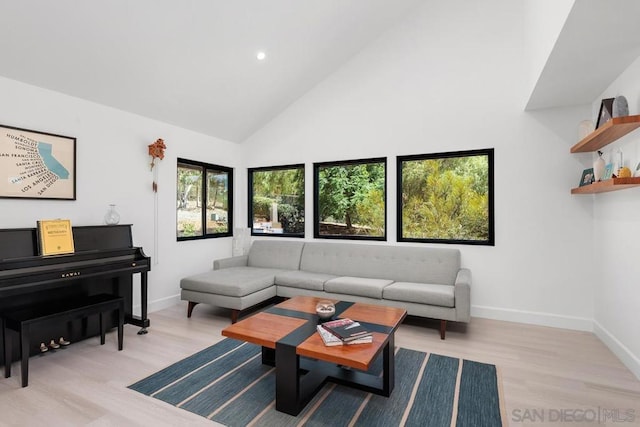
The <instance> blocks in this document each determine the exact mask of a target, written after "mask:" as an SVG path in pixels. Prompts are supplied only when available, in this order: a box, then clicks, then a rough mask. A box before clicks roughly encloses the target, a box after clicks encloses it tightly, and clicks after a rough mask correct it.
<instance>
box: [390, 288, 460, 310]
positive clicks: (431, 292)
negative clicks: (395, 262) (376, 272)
mask: <svg viewBox="0 0 640 427" xmlns="http://www.w3.org/2000/svg"><path fill="white" fill-rule="evenodd" d="M454 288H455V287H454V286H450V285H436V284H430V283H411V282H395V283H393V284H391V285H389V286H387V287H386V288H384V290H383V291H382V296H383V298H384V299H388V300H394V301H407V302H415V303H420V304H429V305H437V306H440V307H454V297H453V291H454Z"/></svg>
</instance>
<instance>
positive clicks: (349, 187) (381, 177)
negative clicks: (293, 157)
mask: <svg viewBox="0 0 640 427" xmlns="http://www.w3.org/2000/svg"><path fill="white" fill-rule="evenodd" d="M386 168H387V159H386V158H378V159H364V160H350V161H344V162H327V163H315V164H314V190H315V205H314V214H315V215H314V216H315V223H314V237H316V238H338V239H340V238H343V239H368V240H386V222H387V216H386V182H387V179H386Z"/></svg>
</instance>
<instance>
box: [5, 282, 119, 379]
mask: <svg viewBox="0 0 640 427" xmlns="http://www.w3.org/2000/svg"><path fill="white" fill-rule="evenodd" d="M111 311H118V350H122V343H123V330H124V298H122V297H119V296H115V295H107V294H100V295H92V296H88V297H82V298H78V299H72V300H69V301H55V302H54V301H52V302H51V303H49V304H47V305H46V306H44V305H38V306H32V307H22V308H19V309H17V310H13V311H9V312H5V313H3V318H4V328H5V330H4V331H3V332H4V336H5V347H4V351H5V353H4V354H5V357H4V360H5V364H4V377H5V378H9V377H10V376H11V359H12V342H11V340H12V339H11V338H10V337H9V335H10V334H7V332H8V331H7V329H11V330H13V331H16V332H18V335H19V339H20V360H21V371H22V372H21V374H22V387H26V386H27V384H28V380H29V350H30V331H31V330H32V328H36V327H38V326H39V325H42V324H45V323H49V322H54V321H72V320H77V319H84V318H86V317H88V316H90V315H92V314H99V315H100V345H103V344H104V343H105V322H104V319H103V316H104V313H108V312H111Z"/></svg>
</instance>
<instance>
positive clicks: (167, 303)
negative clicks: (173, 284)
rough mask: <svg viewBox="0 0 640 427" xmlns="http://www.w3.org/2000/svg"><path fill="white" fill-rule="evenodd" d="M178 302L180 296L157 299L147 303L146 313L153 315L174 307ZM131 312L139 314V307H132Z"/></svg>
mask: <svg viewBox="0 0 640 427" xmlns="http://www.w3.org/2000/svg"><path fill="white" fill-rule="evenodd" d="M179 302H180V294H177V295H172V296H170V297H165V298H161V299H157V300H154V301H149V302H148V303H147V312H148V313H153V312H154V311H159V310H162V309H165V308H168V307H171V306H173V305H176V304H178V303H179ZM133 312H134V313H135V314H137V315H139V314H140V305H134V306H133Z"/></svg>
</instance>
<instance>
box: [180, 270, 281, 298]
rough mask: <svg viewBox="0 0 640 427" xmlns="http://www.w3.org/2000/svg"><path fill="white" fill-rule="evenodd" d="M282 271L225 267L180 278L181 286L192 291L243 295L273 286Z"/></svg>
mask: <svg viewBox="0 0 640 427" xmlns="http://www.w3.org/2000/svg"><path fill="white" fill-rule="evenodd" d="M281 271H282V270H278V269H273V268H255V267H231V268H223V269H222V270H212V271H208V272H206V273H202V274H196V275H195V276H189V277H185V278H184V279H182V280H180V287H181V288H182V289H186V290H190V291H197V292H207V293H211V294H219V295H227V296H230V297H242V296H245V295H249V294H252V293H254V292H257V291H259V290H261V289H265V288H268V287H269V286H273V283H274V278H275V275H276V274H278V273H280V272H281Z"/></svg>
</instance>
